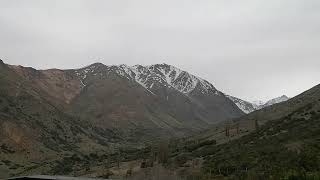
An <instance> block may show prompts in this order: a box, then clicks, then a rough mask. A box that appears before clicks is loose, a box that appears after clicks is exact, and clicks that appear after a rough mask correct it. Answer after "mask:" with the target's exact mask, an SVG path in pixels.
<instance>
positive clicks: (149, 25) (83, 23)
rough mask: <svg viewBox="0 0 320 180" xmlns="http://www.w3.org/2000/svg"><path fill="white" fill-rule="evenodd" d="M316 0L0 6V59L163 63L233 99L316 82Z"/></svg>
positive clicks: (96, 0)
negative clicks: (200, 78) (199, 79)
mask: <svg viewBox="0 0 320 180" xmlns="http://www.w3.org/2000/svg"><path fill="white" fill-rule="evenodd" d="M319 19H320V1H318V0H268V1H265V0H241V1H239V0H227V1H226V0H215V1H212V0H199V1H194V0H135V1H132V0H108V1H103V0H68V1H63V0H55V1H51V0H29V1H22V0H1V1H0V39H1V41H0V57H1V58H2V59H4V60H5V61H6V62H7V63H10V64H22V65H26V66H33V67H36V68H52V67H56V68H77V67H81V66H85V65H87V64H90V63H93V62H96V61H100V62H103V63H105V64H130V65H133V64H154V63H162V62H166V63H168V64H173V65H175V66H177V67H180V68H182V69H186V70H188V71H190V72H192V73H194V74H196V75H198V76H201V77H203V78H205V79H207V80H209V81H210V82H212V83H213V84H215V86H216V87H217V88H218V89H220V90H222V91H224V92H226V93H229V94H232V95H235V96H238V97H240V98H244V99H248V100H253V99H263V100H265V99H268V98H272V97H275V96H279V95H282V94H287V95H288V96H294V95H297V94H298V93H300V92H302V91H304V90H306V89H308V88H310V87H312V86H314V85H316V84H318V83H319V82H320V81H319V80H320V78H319V77H320V71H319V68H318V67H320V60H319V57H320V21H319Z"/></svg>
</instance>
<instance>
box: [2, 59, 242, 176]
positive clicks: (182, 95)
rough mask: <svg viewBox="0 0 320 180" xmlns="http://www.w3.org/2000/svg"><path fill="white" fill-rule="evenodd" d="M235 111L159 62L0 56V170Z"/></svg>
mask: <svg viewBox="0 0 320 180" xmlns="http://www.w3.org/2000/svg"><path fill="white" fill-rule="evenodd" d="M242 115H244V113H243V112H242V111H241V110H240V109H239V108H238V107H237V106H236V105H235V104H234V103H233V102H232V101H231V100H230V99H229V98H227V97H226V96H225V95H224V94H223V93H222V92H220V91H219V90H217V89H216V88H215V87H214V86H213V85H212V84H211V83H209V82H208V81H206V80H203V79H201V78H199V77H196V76H194V75H192V74H190V73H188V72H186V71H183V70H180V69H178V68H176V67H174V66H170V65H167V64H156V65H150V66H141V65H136V66H127V65H119V66H106V65H104V64H101V63H95V64H92V65H89V66H87V67H84V68H80V69H68V70H60V69H48V70H36V69H34V68H31V67H23V66H14V65H8V64H5V63H3V61H0V139H1V140H0V147H1V154H0V157H1V159H3V165H5V166H1V165H0V174H6V175H8V174H7V172H21V171H23V169H24V168H26V167H32V166H34V165H35V164H34V163H33V162H39V161H40V162H41V161H45V162H48V161H50V160H54V159H59V158H61V157H62V155H61V154H66V153H67V154H68V153H70V152H79V153H84V154H86V153H87V154H89V153H91V152H100V153H112V152H114V150H115V149H117V148H120V147H123V146H131V147H139V146H143V145H145V144H146V143H148V142H152V141H155V140H157V139H167V138H173V137H176V138H177V137H184V136H186V135H192V134H194V133H197V132H200V131H202V130H205V129H208V128H209V127H210V126H211V125H214V124H217V123H220V122H224V121H226V120H228V119H233V118H236V117H240V116H242ZM12 166H14V167H16V166H17V167H16V168H14V169H12ZM8 168H9V169H8ZM10 168H11V170H10Z"/></svg>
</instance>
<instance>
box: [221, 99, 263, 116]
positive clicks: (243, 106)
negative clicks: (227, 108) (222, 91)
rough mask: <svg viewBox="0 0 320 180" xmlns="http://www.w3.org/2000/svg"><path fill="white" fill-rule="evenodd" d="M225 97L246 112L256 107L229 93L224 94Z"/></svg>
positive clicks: (254, 109)
mask: <svg viewBox="0 0 320 180" xmlns="http://www.w3.org/2000/svg"><path fill="white" fill-rule="evenodd" d="M226 97H227V98H229V99H230V100H231V101H233V102H234V103H235V104H236V105H237V106H238V108H239V109H241V110H242V111H243V112H244V113H246V114H248V113H251V112H253V111H256V110H257V107H256V106H255V105H254V104H252V103H250V102H248V101H244V100H242V99H239V98H236V97H233V96H229V95H226Z"/></svg>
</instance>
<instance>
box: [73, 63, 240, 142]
mask: <svg viewBox="0 0 320 180" xmlns="http://www.w3.org/2000/svg"><path fill="white" fill-rule="evenodd" d="M75 74H77V75H78V76H79V77H80V80H81V84H83V87H82V91H81V94H80V95H79V96H77V97H76V98H75V99H74V100H73V101H72V102H71V107H72V111H73V112H74V113H76V114H79V115H80V116H81V117H84V118H85V119H90V121H94V122H95V123H98V124H99V127H104V128H107V127H113V128H116V129H117V128H118V127H121V128H122V129H124V130H125V131H127V132H126V133H125V134H126V135H129V137H133V136H131V133H137V130H138V131H139V132H141V131H148V132H150V134H149V133H148V135H150V136H152V135H156V134H155V132H160V133H161V134H162V133H163V134H164V135H170V134H171V135H170V136H172V135H174V136H177V135H179V136H181V135H182V134H185V133H186V132H187V131H189V132H190V130H191V131H199V130H201V129H204V128H205V127H207V125H208V124H215V123H218V122H221V121H223V120H226V119H230V118H234V117H238V116H241V115H242V112H241V111H240V110H239V109H238V108H237V107H236V106H235V105H234V104H233V103H232V102H231V101H230V100H229V99H227V98H226V97H225V96H224V95H223V93H221V92H219V91H218V90H216V89H215V88H214V87H213V86H212V85H211V84H210V83H208V82H207V81H205V80H202V79H200V78H197V77H195V76H193V75H190V74H189V73H187V72H184V71H181V70H179V69H177V68H175V67H173V66H169V65H166V64H162V65H153V66H147V67H143V66H133V67H129V66H126V65H120V66H105V65H103V64H93V65H90V66H88V67H86V68H83V69H79V70H75ZM129 131H131V133H130V132H129Z"/></svg>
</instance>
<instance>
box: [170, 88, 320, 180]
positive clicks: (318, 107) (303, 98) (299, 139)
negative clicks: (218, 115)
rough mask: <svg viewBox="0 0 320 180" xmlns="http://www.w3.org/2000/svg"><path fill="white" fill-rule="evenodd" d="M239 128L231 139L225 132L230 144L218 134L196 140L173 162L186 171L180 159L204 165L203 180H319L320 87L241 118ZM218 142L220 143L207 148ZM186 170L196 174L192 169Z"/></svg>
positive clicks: (223, 133) (231, 134) (230, 135)
mask: <svg viewBox="0 0 320 180" xmlns="http://www.w3.org/2000/svg"><path fill="white" fill-rule="evenodd" d="M235 124H239V126H238V127H239V129H240V131H239V134H238V133H237V132H230V134H229V135H228V133H226V132H225V131H223V130H222V135H221V136H223V135H224V136H225V143H221V142H222V141H221V140H219V139H217V137H221V136H216V135H214V133H212V134H211V135H212V137H211V139H210V141H208V139H206V140H204V139H201V138H200V137H203V136H198V138H197V139H196V141H195V140H193V141H194V142H199V143H195V144H193V145H191V146H190V143H188V144H187V145H186V146H185V148H183V149H182V150H180V152H179V154H180V155H177V156H176V157H175V158H174V162H175V163H178V164H179V165H180V166H182V167H184V166H185V164H182V165H181V162H180V161H179V160H180V159H181V158H182V159H185V160H184V161H182V162H183V163H188V162H190V161H191V160H192V161H194V160H197V159H198V160H199V159H201V160H204V163H203V165H202V173H203V174H202V175H201V176H198V177H199V178H200V177H201V178H204V179H205V178H208V176H209V177H211V178H213V177H215V178H222V179H223V178H227V177H228V178H235V179H239V178H240V179H281V178H285V179H288V178H289V179H290V178H295V179H306V178H307V177H308V178H310V179H317V178H319V177H320V173H319V172H320V164H319V162H320V146H319V144H320V85H317V86H315V87H313V88H312V89H310V90H308V91H306V92H304V93H302V94H300V95H298V96H296V97H294V98H292V99H290V100H288V101H287V102H283V103H280V104H275V105H273V106H270V107H267V108H265V109H262V110H258V111H256V112H253V113H251V114H249V115H246V116H244V117H242V118H239V119H238V120H237V121H235ZM222 129H223V128H222ZM220 130H221V129H220ZM213 131H214V130H213ZM213 131H212V132H213ZM247 131H249V133H248V132H247ZM219 133H220V132H219V130H218V128H217V130H216V134H219ZM214 140H217V141H216V142H218V143H217V144H215V143H208V142H212V141H214ZM200 157H201V158H200ZM187 169H189V171H190V172H191V171H192V169H193V168H187Z"/></svg>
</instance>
